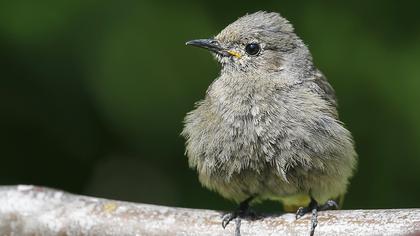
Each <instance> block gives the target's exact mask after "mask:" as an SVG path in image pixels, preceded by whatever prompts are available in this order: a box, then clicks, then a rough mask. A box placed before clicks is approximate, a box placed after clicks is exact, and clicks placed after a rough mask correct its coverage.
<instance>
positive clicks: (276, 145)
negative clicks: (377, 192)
mask: <svg viewBox="0 0 420 236" xmlns="http://www.w3.org/2000/svg"><path fill="white" fill-rule="evenodd" d="M186 44H187V45H192V46H197V47H201V48H205V49H208V50H210V51H211V52H212V54H213V55H214V56H215V57H216V59H217V61H218V62H220V64H221V72H220V76H219V77H218V78H217V79H215V80H214V81H213V83H212V84H211V85H210V87H209V88H208V90H207V92H206V96H205V98H204V100H202V101H199V102H198V103H196V107H195V109H194V110H193V111H191V112H189V113H188V114H187V116H186V117H185V127H184V130H183V132H182V135H183V136H184V137H185V138H186V153H187V156H188V161H189V165H190V167H191V168H194V169H196V170H197V172H198V176H199V180H200V182H201V183H202V184H203V185H204V186H205V187H207V188H209V189H211V190H214V191H216V192H218V193H219V194H221V195H222V196H223V197H225V198H227V199H230V200H233V201H235V202H237V203H239V208H238V209H237V210H236V211H235V212H233V213H232V214H229V215H227V216H226V217H225V218H224V220H223V223H222V225H223V227H225V226H226V225H227V224H228V223H229V222H230V221H231V220H232V219H234V218H236V217H246V216H247V215H248V214H249V211H248V209H249V204H250V203H251V202H253V201H261V200H265V199H270V200H280V201H282V202H283V205H284V207H285V209H286V210H291V209H298V210H297V213H296V217H297V218H299V217H300V216H303V215H304V214H305V213H307V212H312V214H313V215H314V216H315V217H313V218H315V219H314V220H313V222H312V229H311V234H313V231H314V229H315V227H316V224H317V222H316V213H317V211H319V210H326V209H331V208H336V207H337V204H336V202H335V201H334V200H336V199H338V198H340V196H343V194H345V192H346V189H347V185H348V181H349V178H350V177H351V176H352V175H353V170H354V169H355V166H356V162H357V155H356V152H355V149H354V144H353V139H352V136H351V134H350V132H349V131H348V130H347V129H346V128H345V127H344V125H343V123H342V122H341V121H340V120H339V117H338V113H337V101H336V97H335V93H334V90H333V88H332V87H331V85H330V84H329V83H328V81H327V79H326V78H325V77H324V75H323V74H322V73H321V72H320V71H319V70H318V69H317V68H316V67H315V66H314V64H313V62H312V56H311V54H310V52H309V50H308V48H307V46H306V45H305V44H304V43H303V42H302V40H301V39H300V38H299V37H298V36H297V35H296V34H295V33H294V29H293V26H292V25H291V24H290V23H289V22H288V21H287V20H286V19H285V18H283V17H281V16H280V15H279V14H278V13H267V12H262V11H259V12H256V13H253V14H248V15H245V16H243V17H241V18H239V19H238V20H236V21H235V22H233V23H232V24H230V25H228V26H227V27H226V28H225V29H223V30H222V31H221V32H220V33H219V34H218V35H217V36H215V37H214V38H211V39H199V40H192V41H189V42H187V43H186Z"/></svg>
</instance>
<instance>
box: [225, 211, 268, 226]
mask: <svg viewBox="0 0 420 236" xmlns="http://www.w3.org/2000/svg"><path fill="white" fill-rule="evenodd" d="M237 218H240V219H250V220H257V219H259V218H260V217H259V216H258V215H257V213H255V211H253V210H252V209H251V208H249V207H248V208H247V209H240V208H238V209H237V210H235V211H234V212H231V213H227V214H225V215H224V216H223V220H222V226H223V228H226V226H227V225H228V224H229V223H230V222H231V221H232V220H234V219H237Z"/></svg>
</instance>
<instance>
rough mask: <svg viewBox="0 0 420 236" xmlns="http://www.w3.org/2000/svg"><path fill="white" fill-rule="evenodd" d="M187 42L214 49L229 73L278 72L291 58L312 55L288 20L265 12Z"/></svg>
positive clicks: (250, 15)
mask: <svg viewBox="0 0 420 236" xmlns="http://www.w3.org/2000/svg"><path fill="white" fill-rule="evenodd" d="M186 44H187V45H192V46H197V47H201V48H205V49H208V50H209V51H211V52H212V53H213V54H214V55H215V57H216V59H217V60H218V61H219V62H220V63H221V64H222V68H223V71H224V72H228V73H229V72H245V73H250V72H254V73H267V72H268V73H269V72H275V71H279V70H282V69H283V66H284V64H285V63H286V62H287V61H288V60H290V58H291V57H296V55H298V56H299V55H300V54H301V56H302V57H308V55H306V54H308V53H309V52H308V50H307V48H306V46H305V45H304V44H303V43H302V41H301V40H300V39H299V38H298V37H297V36H296V34H295V33H294V32H293V26H292V25H291V24H290V23H289V22H288V21H287V20H286V19H284V18H283V17H281V16H280V15H279V14H278V13H267V12H262V11H259V12H256V13H253V14H248V15H245V16H243V17H241V18H239V19H238V20H236V21H235V22H233V23H232V24H230V25H228V26H227V27H226V28H225V29H223V30H222V31H221V32H220V33H219V34H218V35H217V36H215V37H214V38H210V39H197V40H191V41H188V42H187V43H186ZM297 51H299V52H300V53H296V52H297ZM291 55H293V56H291ZM309 57H310V56H309Z"/></svg>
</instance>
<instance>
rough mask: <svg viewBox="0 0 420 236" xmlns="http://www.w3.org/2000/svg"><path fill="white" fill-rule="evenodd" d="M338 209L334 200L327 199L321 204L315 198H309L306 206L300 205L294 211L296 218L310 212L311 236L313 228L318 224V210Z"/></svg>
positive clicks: (313, 231)
mask: <svg viewBox="0 0 420 236" xmlns="http://www.w3.org/2000/svg"><path fill="white" fill-rule="evenodd" d="M333 209H338V204H337V203H336V202H335V201H334V200H328V201H327V202H326V203H325V204H323V205H318V202H317V201H315V199H313V198H311V202H310V203H309V205H308V206H307V207H300V208H299V209H298V210H297V212H296V219H299V218H301V217H302V216H304V215H305V214H306V213H308V212H312V218H311V232H310V235H311V236H313V235H314V233H315V228H316V226H317V225H318V211H326V210H333Z"/></svg>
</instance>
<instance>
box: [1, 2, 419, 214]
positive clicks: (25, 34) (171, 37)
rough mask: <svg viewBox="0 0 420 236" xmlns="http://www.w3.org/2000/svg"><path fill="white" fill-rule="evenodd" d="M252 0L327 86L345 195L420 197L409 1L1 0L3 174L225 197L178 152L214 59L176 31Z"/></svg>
mask: <svg viewBox="0 0 420 236" xmlns="http://www.w3.org/2000/svg"><path fill="white" fill-rule="evenodd" d="M257 10H268V11H277V12H280V13H281V14H282V15H283V16H285V17H286V18H287V19H289V20H290V21H291V22H292V23H293V25H294V26H295V28H296V31H297V34H298V35H299V36H301V37H302V38H303V40H304V42H305V43H306V44H307V45H308V46H309V48H310V50H311V52H312V54H313V56H314V59H315V63H316V65H317V66H318V67H319V68H320V69H321V70H322V71H323V72H324V73H325V74H326V75H327V77H328V78H329V80H330V82H331V84H332V85H333V86H334V88H335V89H336V91H337V95H338V98H339V103H340V114H341V118H342V120H343V121H344V122H345V123H346V125H347V127H348V128H349V129H350V130H351V131H352V133H353V135H354V137H355V140H356V144H357V151H358V153H359V156H360V162H359V168H358V171H357V173H356V176H355V177H354V178H353V179H352V184H351V186H350V188H349V193H348V194H347V196H346V202H345V208H405V207H419V206H420V174H419V167H420V143H419V140H420V109H419V106H420V105H419V103H420V27H419V25H420V15H419V12H420V1H387V0H381V1H379V0H377V1H340V2H339V1H318V2H315V1H291V0H290V1H280V0H277V1H226V0H224V1H222V0H212V1H192V0H190V1H186V0H184V1H183V0H180V1H159V0H149V1H99V0H90V1H86V0H61V1H56V0H45V1H22V0H14V1H1V3H0V145H1V146H0V158H1V162H0V184H1V185H10V184H36V185H43V186H49V187H54V188H59V189H63V190H67V191H71V192H74V193H79V194H86V195H92V196H100V197H106V198H113V199H119V200H127V201H136V202H144V203H156V204H162V205H172V206H182V207H194V208H210V209H224V210H229V209H232V208H233V207H234V205H233V203H231V202H229V201H226V200H224V199H222V198H221V197H219V196H218V195H217V194H216V193H213V192H210V191H208V190H206V189H204V188H202V187H201V186H200V184H199V182H198V180H197V177H196V173H195V172H194V171H193V170H190V169H189V168H188V164H187V159H186V157H185V156H184V140H183V139H182V138H181V137H180V135H179V133H180V132H181V130H182V120H183V117H184V115H185V113H186V112H188V111H190V110H191V109H192V108H193V104H194V102H195V101H197V100H199V99H201V98H202V97H203V96H204V93H205V90H206V88H207V86H208V85H209V84H210V83H211V81H212V80H213V79H214V78H216V76H217V75H218V68H219V67H218V65H217V63H216V62H215V61H214V60H213V58H212V57H211V56H210V55H209V54H208V53H207V52H205V51H204V50H198V49H193V48H189V47H186V46H185V45H184V43H185V41H187V40H189V39H195V38H204V37H210V36H213V35H215V34H217V32H218V31H220V30H221V29H222V28H224V26H226V25H227V24H229V23H230V22H232V21H234V20H235V19H237V18H238V17H240V16H242V15H244V14H245V13H247V12H249V13H251V12H254V11H257ZM263 207H264V205H263ZM265 209H266V210H272V211H279V210H280V209H281V207H280V206H279V205H277V204H273V203H271V204H270V203H269V204H266V205H265Z"/></svg>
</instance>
